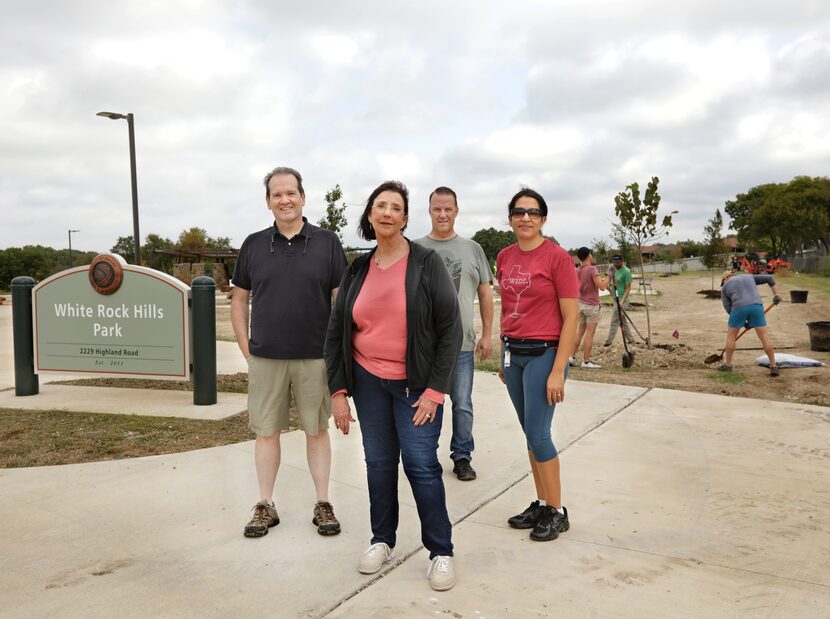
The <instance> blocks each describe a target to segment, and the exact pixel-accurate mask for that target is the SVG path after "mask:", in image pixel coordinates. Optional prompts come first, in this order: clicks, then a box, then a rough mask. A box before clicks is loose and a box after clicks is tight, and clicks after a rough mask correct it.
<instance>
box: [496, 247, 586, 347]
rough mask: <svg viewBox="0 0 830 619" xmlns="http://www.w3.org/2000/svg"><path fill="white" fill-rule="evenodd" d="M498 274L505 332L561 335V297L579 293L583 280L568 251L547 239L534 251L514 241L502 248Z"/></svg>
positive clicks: (537, 336) (525, 335)
mask: <svg viewBox="0 0 830 619" xmlns="http://www.w3.org/2000/svg"><path fill="white" fill-rule="evenodd" d="M496 277H497V278H498V280H499V289H500V291H501V334H502V335H507V336H509V337H516V338H530V339H538V340H556V339H559V334H560V333H561V331H562V324H563V323H564V320H563V319H562V312H561V311H560V310H559V299H575V298H577V297H579V281H577V279H576V269H574V263H573V260H572V259H571V257H570V256H569V255H568V252H566V251H565V250H564V249H562V248H561V247H559V245H557V244H556V243H554V242H553V241H549V240H547V239H545V241H544V242H543V243H542V244H541V245H540V246H539V247H537V248H536V249H534V250H532V251H522V250H521V249H519V245H518V244H513V245H511V246H510V247H506V248H505V249H503V250H501V252H499V255H498V258H496Z"/></svg>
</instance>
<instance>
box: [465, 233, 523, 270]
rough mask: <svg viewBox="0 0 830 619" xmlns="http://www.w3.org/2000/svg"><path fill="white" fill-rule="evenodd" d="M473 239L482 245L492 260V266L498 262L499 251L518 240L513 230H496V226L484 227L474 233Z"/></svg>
mask: <svg viewBox="0 0 830 619" xmlns="http://www.w3.org/2000/svg"><path fill="white" fill-rule="evenodd" d="M473 240H474V241H475V242H476V243H478V244H479V245H481V249H483V250H484V255H485V256H487V259H488V260H489V261H490V266H491V267H492V266H494V265H495V264H496V256H498V255H499V252H500V251H501V250H502V249H504V248H505V247H507V246H508V245H512V244H513V243H515V242H516V237H515V236H514V235H513V232H511V231H508V230H496V229H495V228H482V229H481V230H479V231H478V232H476V233H475V234H474V235H473Z"/></svg>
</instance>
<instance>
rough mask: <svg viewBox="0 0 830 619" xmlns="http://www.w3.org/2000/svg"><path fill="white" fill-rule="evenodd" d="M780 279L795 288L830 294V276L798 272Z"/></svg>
mask: <svg viewBox="0 0 830 619" xmlns="http://www.w3.org/2000/svg"><path fill="white" fill-rule="evenodd" d="M779 281H780V282H781V283H782V284H786V285H787V286H790V287H791V288H794V289H795V290H810V291H815V292H816V293H818V294H822V295H828V296H830V277H822V276H820V275H808V274H806V273H798V274H794V275H788V276H782V277H780V278H779ZM807 300H808V301H809V300H810V298H809V297H807Z"/></svg>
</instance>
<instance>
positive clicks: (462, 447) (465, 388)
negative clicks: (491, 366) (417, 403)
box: [450, 351, 475, 462]
mask: <svg viewBox="0 0 830 619" xmlns="http://www.w3.org/2000/svg"><path fill="white" fill-rule="evenodd" d="M474 369H475V358H474V357H473V351H462V352H460V353H458V363H456V365H455V373H453V376H452V385H451V386H450V398H452V440H451V441H450V458H452V461H453V462H458V461H459V460H467V461H468V462H469V461H470V460H472V452H473V450H474V449H475V442H474V441H473V370H474Z"/></svg>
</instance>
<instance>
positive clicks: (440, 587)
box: [427, 555, 455, 591]
mask: <svg viewBox="0 0 830 619" xmlns="http://www.w3.org/2000/svg"><path fill="white" fill-rule="evenodd" d="M427 578H429V586H430V587H432V588H433V589H435V590H436V591H446V590H447V589H452V587H453V585H455V567H454V566H453V564H452V557H445V556H442V555H438V556H437V557H435V558H434V559H433V560H432V563H430V564H429V569H428V570H427Z"/></svg>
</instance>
